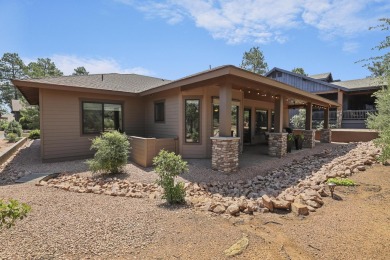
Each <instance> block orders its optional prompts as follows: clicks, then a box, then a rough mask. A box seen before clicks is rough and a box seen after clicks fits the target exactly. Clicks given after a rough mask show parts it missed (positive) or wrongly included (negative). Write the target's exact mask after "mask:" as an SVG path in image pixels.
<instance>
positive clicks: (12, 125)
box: [5, 120, 22, 137]
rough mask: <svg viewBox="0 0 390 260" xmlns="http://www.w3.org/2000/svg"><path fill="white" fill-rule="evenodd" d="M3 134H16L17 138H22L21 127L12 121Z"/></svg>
mask: <svg viewBox="0 0 390 260" xmlns="http://www.w3.org/2000/svg"><path fill="white" fill-rule="evenodd" d="M5 133H6V134H7V135H8V134H10V133H14V134H16V135H17V136H18V137H21V136H22V126H21V125H20V124H19V122H17V121H15V120H13V121H11V122H9V124H8V126H7V128H6V129H5Z"/></svg>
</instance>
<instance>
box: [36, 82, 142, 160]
mask: <svg viewBox="0 0 390 260" xmlns="http://www.w3.org/2000/svg"><path fill="white" fill-rule="evenodd" d="M81 100H90V101H113V102H122V103H123V129H124V131H125V132H126V134H128V135H144V123H143V120H144V119H143V118H144V112H143V109H140V108H142V107H143V103H142V100H140V99H139V98H138V99H136V98H134V97H126V96H115V95H102V94H92V93H83V92H73V91H58V90H50V89H40V104H41V105H40V113H41V132H42V133H41V155H42V160H43V161H51V160H66V159H68V160H69V159H75V158H85V157H90V156H91V155H92V154H93V151H90V146H91V140H90V139H92V138H93V137H95V136H96V135H83V134H82V130H81Z"/></svg>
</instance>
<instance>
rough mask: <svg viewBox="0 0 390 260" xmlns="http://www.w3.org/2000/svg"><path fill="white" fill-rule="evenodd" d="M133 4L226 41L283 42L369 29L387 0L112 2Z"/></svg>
mask: <svg viewBox="0 0 390 260" xmlns="http://www.w3.org/2000/svg"><path fill="white" fill-rule="evenodd" d="M115 1H117V2H120V3H123V4H127V5H129V6H132V7H135V8H136V9H138V10H140V11H141V12H143V13H145V15H146V16H147V17H148V18H153V17H160V18H162V19H164V20H166V21H167V22H168V23H170V24H175V23H179V22H181V21H183V20H184V19H190V20H193V21H194V23H195V24H196V26H197V27H200V28H204V29H206V30H207V31H209V32H210V34H211V35H212V36H213V37H214V38H216V39H223V40H226V41H227V42H228V43H231V44H237V43H241V42H248V41H253V42H258V43H267V42H272V41H277V42H281V43H283V42H285V41H286V40H287V38H288V37H287V31H288V30H290V29H292V28H299V27H301V26H311V27H314V28H316V29H317V30H318V31H319V33H320V35H321V37H323V38H326V39H331V38H333V37H350V36H353V35H356V34H357V33H359V32H362V31H367V28H368V26H369V25H372V24H375V21H377V19H378V18H379V17H385V16H386V13H385V12H386V9H387V8H381V7H386V0H285V1H275V0H196V1H194V0H162V1H153V0H144V1H134V0H115Z"/></svg>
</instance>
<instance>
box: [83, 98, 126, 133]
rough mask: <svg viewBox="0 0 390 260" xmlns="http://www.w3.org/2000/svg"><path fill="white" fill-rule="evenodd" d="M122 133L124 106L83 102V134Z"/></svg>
mask: <svg viewBox="0 0 390 260" xmlns="http://www.w3.org/2000/svg"><path fill="white" fill-rule="evenodd" d="M112 130H118V131H122V105H121V104H114V103H103V102H82V131H83V134H99V133H101V132H106V131H112Z"/></svg>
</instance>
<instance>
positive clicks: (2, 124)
mask: <svg viewBox="0 0 390 260" xmlns="http://www.w3.org/2000/svg"><path fill="white" fill-rule="evenodd" d="M7 127H8V122H7V120H4V119H2V120H0V131H4V130H5V129H7Z"/></svg>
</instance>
